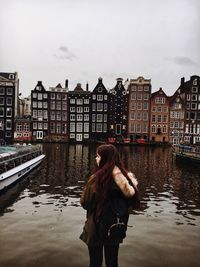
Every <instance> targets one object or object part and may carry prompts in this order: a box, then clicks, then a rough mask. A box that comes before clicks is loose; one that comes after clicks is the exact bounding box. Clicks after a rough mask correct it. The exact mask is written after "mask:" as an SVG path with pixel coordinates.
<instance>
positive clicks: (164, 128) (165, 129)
mask: <svg viewBox="0 0 200 267" xmlns="http://www.w3.org/2000/svg"><path fill="white" fill-rule="evenodd" d="M162 132H163V133H167V126H166V125H163V127H162Z"/></svg>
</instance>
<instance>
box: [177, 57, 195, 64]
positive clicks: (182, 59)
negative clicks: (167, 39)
mask: <svg viewBox="0 0 200 267" xmlns="http://www.w3.org/2000/svg"><path fill="white" fill-rule="evenodd" d="M173 61H174V63H176V64H178V65H185V66H197V65H198V64H197V63H196V62H195V61H193V60H192V59H190V58H189V57H180V56H177V57H174V58H173Z"/></svg>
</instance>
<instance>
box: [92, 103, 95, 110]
mask: <svg viewBox="0 0 200 267" xmlns="http://www.w3.org/2000/svg"><path fill="white" fill-rule="evenodd" d="M92 111H96V104H95V103H93V104H92Z"/></svg>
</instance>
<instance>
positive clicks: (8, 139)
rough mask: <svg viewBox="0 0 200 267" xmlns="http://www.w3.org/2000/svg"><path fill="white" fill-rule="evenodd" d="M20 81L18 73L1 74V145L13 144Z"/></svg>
mask: <svg viewBox="0 0 200 267" xmlns="http://www.w3.org/2000/svg"><path fill="white" fill-rule="evenodd" d="M18 95H19V79H18V74H17V72H15V73H5V72H1V73H0V144H12V143H13V140H14V118H15V116H16V115H17V111H18Z"/></svg>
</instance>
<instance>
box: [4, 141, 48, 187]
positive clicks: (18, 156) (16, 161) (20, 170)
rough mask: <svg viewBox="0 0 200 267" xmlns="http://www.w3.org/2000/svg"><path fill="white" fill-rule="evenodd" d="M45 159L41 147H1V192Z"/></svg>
mask: <svg viewBox="0 0 200 267" xmlns="http://www.w3.org/2000/svg"><path fill="white" fill-rule="evenodd" d="M44 158H45V155H44V154H42V151H41V149H40V147H39V146H26V147H23V146H18V147H17V146H16V147H0V192H2V191H4V190H6V189H8V188H9V187H10V186H11V185H13V184H14V183H16V182H17V181H19V180H20V179H22V178H23V177H24V176H25V175H26V174H28V173H29V172H30V171H31V170H32V169H33V168H35V167H36V166H38V165H39V164H40V163H41V161H42V160H43V159H44Z"/></svg>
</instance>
